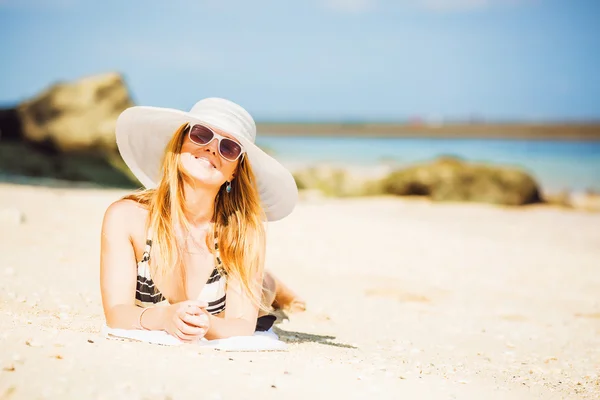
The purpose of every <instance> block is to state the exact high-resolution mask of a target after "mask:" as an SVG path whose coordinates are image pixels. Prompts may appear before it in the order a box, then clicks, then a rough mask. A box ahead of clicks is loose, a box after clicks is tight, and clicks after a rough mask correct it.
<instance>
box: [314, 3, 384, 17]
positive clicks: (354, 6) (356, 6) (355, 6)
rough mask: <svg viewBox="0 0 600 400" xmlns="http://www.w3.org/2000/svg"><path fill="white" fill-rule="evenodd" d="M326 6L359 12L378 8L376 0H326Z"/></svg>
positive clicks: (336, 9)
mask: <svg viewBox="0 0 600 400" xmlns="http://www.w3.org/2000/svg"><path fill="white" fill-rule="evenodd" d="M325 6H326V7H327V8H329V9H330V10H333V11H337V12H341V13H349V14H359V13H363V12H367V11H371V10H373V9H375V8H376V6H377V1H376V0H326V1H325Z"/></svg>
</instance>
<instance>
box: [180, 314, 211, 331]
mask: <svg viewBox="0 0 600 400" xmlns="http://www.w3.org/2000/svg"><path fill="white" fill-rule="evenodd" d="M182 320H183V321H184V322H185V323H186V324H188V325H191V326H196V327H200V328H205V329H206V328H207V327H208V323H209V321H208V317H207V316H206V315H205V314H200V315H191V314H186V315H185V316H184V317H183V318H182Z"/></svg>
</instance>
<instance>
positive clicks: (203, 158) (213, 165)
mask: <svg viewBox="0 0 600 400" xmlns="http://www.w3.org/2000/svg"><path fill="white" fill-rule="evenodd" d="M194 158H195V159H196V160H198V161H202V162H204V163H206V164H208V165H210V166H211V167H213V168H217V166H216V165H215V164H214V163H213V162H212V161H211V160H209V159H208V158H206V157H194Z"/></svg>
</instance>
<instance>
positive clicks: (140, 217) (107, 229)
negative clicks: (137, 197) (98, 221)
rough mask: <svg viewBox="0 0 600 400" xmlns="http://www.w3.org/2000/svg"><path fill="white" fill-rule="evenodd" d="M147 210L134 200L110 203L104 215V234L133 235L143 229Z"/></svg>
mask: <svg viewBox="0 0 600 400" xmlns="http://www.w3.org/2000/svg"><path fill="white" fill-rule="evenodd" d="M147 216H148V210H147V209H146V208H145V207H144V206H142V205H141V204H139V203H138V202H136V201H134V200H129V199H120V200H117V201H115V202H114V203H112V204H111V205H110V206H108V208H107V209H106V212H105V213H104V221H103V224H102V231H103V233H104V234H111V235H113V234H127V235H128V236H132V235H135V234H136V233H137V232H139V231H140V229H141V230H143V229H144V226H145V224H146V218H147Z"/></svg>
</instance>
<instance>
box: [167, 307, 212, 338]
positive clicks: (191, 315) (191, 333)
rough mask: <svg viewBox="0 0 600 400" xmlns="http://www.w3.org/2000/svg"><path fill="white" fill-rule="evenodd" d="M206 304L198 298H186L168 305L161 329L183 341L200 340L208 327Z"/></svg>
mask: <svg viewBox="0 0 600 400" xmlns="http://www.w3.org/2000/svg"><path fill="white" fill-rule="evenodd" d="M207 306H208V304H207V303H206V302H204V301H198V300H187V301H182V302H180V303H176V304H172V305H170V306H168V307H167V309H166V313H165V316H164V320H163V321H164V322H163V324H164V328H163V329H164V330H165V331H167V332H168V333H169V334H171V335H173V336H175V337H176V338H178V339H180V340H181V341H183V342H188V343H191V342H196V341H198V340H200V339H201V338H203V337H204V335H206V332H207V331H208V328H209V318H208V313H207V312H206V307H207Z"/></svg>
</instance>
